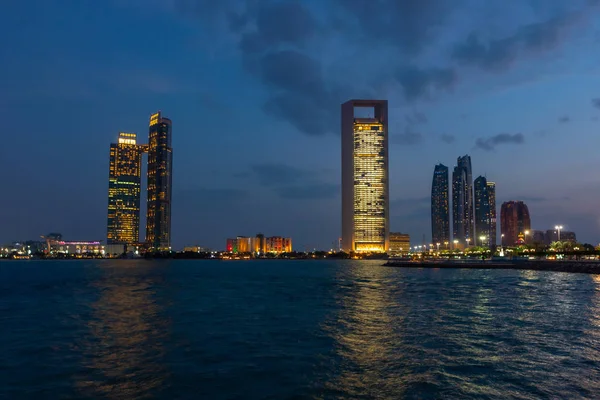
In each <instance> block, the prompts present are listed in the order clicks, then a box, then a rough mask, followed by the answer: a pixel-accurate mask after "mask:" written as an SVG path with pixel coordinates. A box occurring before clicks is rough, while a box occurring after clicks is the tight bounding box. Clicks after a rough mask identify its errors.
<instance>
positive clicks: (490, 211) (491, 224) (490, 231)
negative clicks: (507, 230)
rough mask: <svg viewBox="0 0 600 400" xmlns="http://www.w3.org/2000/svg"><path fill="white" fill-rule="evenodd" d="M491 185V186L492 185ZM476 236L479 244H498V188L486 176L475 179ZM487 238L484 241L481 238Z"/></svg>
mask: <svg viewBox="0 0 600 400" xmlns="http://www.w3.org/2000/svg"><path fill="white" fill-rule="evenodd" d="M490 183H491V185H490ZM473 186H474V190H475V234H476V236H477V244H478V245H482V246H491V245H495V244H496V233H495V229H496V221H495V218H496V215H495V214H496V212H495V207H496V186H495V184H494V183H493V182H488V181H487V179H486V178H485V177H484V176H480V177H478V178H477V179H475V183H474V185H473ZM482 237H485V239H484V240H483V241H482V240H481V238H482Z"/></svg>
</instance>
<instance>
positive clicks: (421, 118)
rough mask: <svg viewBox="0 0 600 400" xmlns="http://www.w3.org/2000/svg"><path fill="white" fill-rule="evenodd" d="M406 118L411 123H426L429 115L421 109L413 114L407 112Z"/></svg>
mask: <svg viewBox="0 0 600 400" xmlns="http://www.w3.org/2000/svg"><path fill="white" fill-rule="evenodd" d="M404 119H405V120H406V123H407V124H409V125H419V124H426V123H427V121H428V119H427V115H425V114H423V113H422V112H419V111H415V112H413V113H411V114H406V115H405V116H404Z"/></svg>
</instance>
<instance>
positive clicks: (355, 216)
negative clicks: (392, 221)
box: [342, 100, 389, 253]
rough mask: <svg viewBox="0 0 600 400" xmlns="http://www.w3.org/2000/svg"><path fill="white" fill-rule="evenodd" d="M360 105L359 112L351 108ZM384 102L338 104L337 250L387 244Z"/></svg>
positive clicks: (377, 249) (360, 249)
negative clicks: (339, 216) (339, 224)
mask: <svg viewBox="0 0 600 400" xmlns="http://www.w3.org/2000/svg"><path fill="white" fill-rule="evenodd" d="M357 109H361V111H363V112H361V113H359V114H360V115H356V113H355V111H357ZM387 114H388V104H387V100H350V101H347V102H346V103H344V104H342V249H343V250H344V251H346V252H357V253H367V252H378V253H384V252H387V250H388V247H389V176H388V118H387Z"/></svg>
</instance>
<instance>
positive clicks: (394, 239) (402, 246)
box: [388, 232, 410, 256]
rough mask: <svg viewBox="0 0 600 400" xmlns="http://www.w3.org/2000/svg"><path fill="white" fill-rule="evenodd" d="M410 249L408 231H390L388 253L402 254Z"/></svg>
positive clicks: (392, 254)
mask: <svg viewBox="0 0 600 400" xmlns="http://www.w3.org/2000/svg"><path fill="white" fill-rule="evenodd" d="M409 251H410V235H409V234H408V233H400V232H390V248H389V250H388V253H389V254H390V255H391V256H394V255H401V254H405V253H408V252H409Z"/></svg>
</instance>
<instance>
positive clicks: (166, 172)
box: [146, 112, 173, 250]
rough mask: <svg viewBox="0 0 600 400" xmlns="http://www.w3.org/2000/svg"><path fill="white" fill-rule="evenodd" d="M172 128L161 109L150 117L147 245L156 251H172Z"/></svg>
mask: <svg viewBox="0 0 600 400" xmlns="http://www.w3.org/2000/svg"><path fill="white" fill-rule="evenodd" d="M171 130H172V123H171V120H170V119H168V118H165V117H163V116H162V115H161V113H160V112H157V113H155V114H152V115H151V116H150V128H149V135H148V146H147V149H148V188H147V189H148V190H147V191H148V198H147V210H146V244H147V245H148V247H149V248H150V249H153V250H169V248H170V247H171V193H172V178H173V176H172V171H173V149H172V147H171V136H172V135H171Z"/></svg>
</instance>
